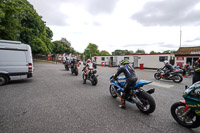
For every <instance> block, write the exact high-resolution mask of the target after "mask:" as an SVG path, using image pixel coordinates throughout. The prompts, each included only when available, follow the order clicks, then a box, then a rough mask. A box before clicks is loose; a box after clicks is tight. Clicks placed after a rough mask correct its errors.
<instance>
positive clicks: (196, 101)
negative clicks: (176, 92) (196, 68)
mask: <svg viewBox="0 0 200 133" xmlns="http://www.w3.org/2000/svg"><path fill="white" fill-rule="evenodd" d="M185 89H186V90H185V92H184V94H183V98H184V100H180V102H176V103H174V104H173V105H172V106H171V115H172V117H173V118H174V119H175V120H176V122H178V123H179V124H180V125H182V126H184V127H187V128H197V127H199V126H200V81H199V82H196V83H195V84H193V85H192V86H190V87H189V88H188V87H187V86H186V87H185Z"/></svg>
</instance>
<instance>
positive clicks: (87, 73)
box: [82, 62, 93, 84]
mask: <svg viewBox="0 0 200 133" xmlns="http://www.w3.org/2000/svg"><path fill="white" fill-rule="evenodd" d="M92 69H93V63H92V62H88V63H87V64H86V65H85V67H84V68H83V70H82V71H84V82H83V83H84V84H85V83H86V79H87V78H88V79H90V76H91V73H90V70H92Z"/></svg>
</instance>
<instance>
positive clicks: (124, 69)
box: [71, 58, 200, 108]
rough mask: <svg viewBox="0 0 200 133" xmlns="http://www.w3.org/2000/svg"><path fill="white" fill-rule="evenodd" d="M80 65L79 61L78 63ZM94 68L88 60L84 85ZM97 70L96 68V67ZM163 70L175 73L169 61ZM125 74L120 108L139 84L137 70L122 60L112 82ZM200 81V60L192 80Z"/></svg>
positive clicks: (167, 74)
mask: <svg viewBox="0 0 200 133" xmlns="http://www.w3.org/2000/svg"><path fill="white" fill-rule="evenodd" d="M76 61H77V60H76V59H73V60H72V61H71V65H74V63H75V62H76ZM78 64H79V61H78ZM93 68H94V63H93V62H92V61H91V60H90V59H88V60H87V61H86V64H85V66H84V67H83V69H82V71H83V73H84V74H83V75H85V76H84V77H83V84H86V79H85V78H88V77H90V76H91V75H90V73H89V72H90V71H89V70H91V69H93ZM95 68H96V66H95ZM162 70H165V74H164V75H165V76H170V73H171V72H173V71H174V67H173V66H172V65H171V64H170V63H169V62H168V61H164V67H163V68H162ZM121 73H123V74H124V76H125V77H126V83H125V85H124V93H123V94H122V97H121V105H119V107H121V108H125V107H126V106H125V101H126V100H125V99H127V98H128V97H129V96H128V94H129V92H128V91H129V89H128V88H129V87H130V86H134V85H135V84H136V82H137V76H136V74H135V70H134V68H133V67H132V65H130V62H129V61H128V60H126V59H125V60H122V61H121V62H120V66H119V68H118V70H117V73H116V74H115V75H114V76H113V79H112V80H116V79H117V77H118V76H119V75H120V74H121ZM197 81H200V58H199V59H198V60H197V61H196V62H195V68H194V74H193V78H192V84H194V83H195V82H197Z"/></svg>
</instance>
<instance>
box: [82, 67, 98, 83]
mask: <svg viewBox="0 0 200 133" xmlns="http://www.w3.org/2000/svg"><path fill="white" fill-rule="evenodd" d="M87 71H89V72H88V74H87ZM96 73H97V70H95V69H89V70H87V69H84V70H83V74H82V78H83V81H84V83H86V80H90V81H91V83H92V85H94V86H95V85H97V83H98V79H97V77H98V75H96Z"/></svg>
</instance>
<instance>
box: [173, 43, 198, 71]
mask: <svg viewBox="0 0 200 133" xmlns="http://www.w3.org/2000/svg"><path fill="white" fill-rule="evenodd" d="M199 57H200V46H198V47H180V48H179V49H178V51H177V52H176V53H175V64H176V65H177V66H180V67H182V66H183V65H185V64H189V65H191V66H193V65H194V63H195V61H196V60H197V59H198V58H199Z"/></svg>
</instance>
